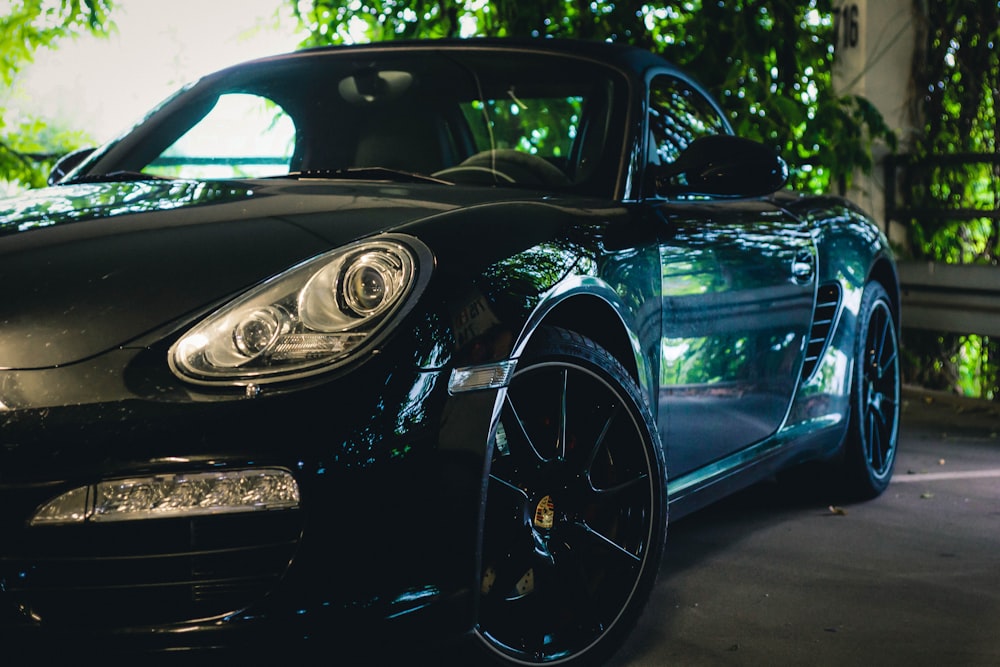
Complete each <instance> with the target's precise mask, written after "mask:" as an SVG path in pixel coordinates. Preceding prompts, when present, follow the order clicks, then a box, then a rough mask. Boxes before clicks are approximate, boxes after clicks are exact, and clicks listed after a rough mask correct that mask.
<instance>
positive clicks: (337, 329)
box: [169, 234, 433, 385]
mask: <svg viewBox="0 0 1000 667" xmlns="http://www.w3.org/2000/svg"><path fill="white" fill-rule="evenodd" d="M432 265H433V257H432V255H431V252H430V250H429V249H428V248H427V246H425V245H424V244H423V243H421V242H420V241H419V240H417V239H415V238H413V237H410V236H403V235H397V234H387V235H384V236H379V237H377V238H374V239H370V240H366V241H359V242H356V243H352V244H350V245H348V246H344V247H343V248H338V249H337V250H334V251H331V252H328V253H325V254H323V255H320V256H318V257H314V258H313V259H311V260H309V261H307V262H304V263H302V264H299V265H298V266H296V267H293V268H291V269H289V270H288V271H286V272H285V273H282V274H280V275H278V276H276V277H274V278H272V279H270V280H268V281H267V282H265V283H264V284H262V285H260V286H258V287H257V288H255V289H253V290H251V291H250V292H248V293H246V294H244V295H243V296H241V297H240V298H238V299H236V300H235V301H233V302H231V303H229V304H228V305H226V306H223V307H222V308H221V309H220V310H218V311H216V312H215V313H213V314H212V315H209V316H208V317H207V318H206V319H205V320H204V321H202V322H201V323H200V324H198V325H197V326H195V327H194V328H193V329H191V330H190V331H189V332H187V333H186V334H184V336H182V337H181V339H180V340H178V341H177V342H176V343H175V344H174V345H173V347H171V348H170V352H169V361H170V368H171V369H172V370H173V371H174V373H176V374H177V375H178V376H180V377H181V378H183V379H185V380H188V381H190V382H195V383H199V384H236V385H239V384H250V383H264V382H276V381H279V380H286V379H292V378H299V377H303V376H306V375H312V374H315V373H320V372H323V371H325V370H328V369H330V368H332V367H335V366H337V365H339V364H342V363H344V362H346V361H347V360H348V359H350V358H352V357H353V356H354V355H356V354H357V353H359V352H360V351H362V350H365V349H370V348H371V347H372V346H373V345H375V344H376V343H377V342H378V340H380V338H381V336H382V335H384V334H385V333H386V332H388V331H389V330H390V329H391V327H392V325H393V323H394V322H395V321H397V320H398V319H399V318H400V317H402V316H403V315H404V314H405V313H406V312H408V310H409V309H410V307H412V305H413V303H414V302H415V301H416V299H417V298H418V297H419V295H420V292H421V291H422V290H423V288H424V286H425V285H426V284H427V281H428V279H429V277H430V272H431V268H432Z"/></svg>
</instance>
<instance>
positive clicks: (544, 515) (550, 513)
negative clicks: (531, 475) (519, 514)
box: [535, 496, 556, 530]
mask: <svg viewBox="0 0 1000 667" xmlns="http://www.w3.org/2000/svg"><path fill="white" fill-rule="evenodd" d="M555 520H556V505H555V503H554V502H552V496H545V497H543V498H542V499H541V500H539V501H538V505H536V506H535V528H541V529H543V530H548V529H550V528H552V525H553V524H554V523H555Z"/></svg>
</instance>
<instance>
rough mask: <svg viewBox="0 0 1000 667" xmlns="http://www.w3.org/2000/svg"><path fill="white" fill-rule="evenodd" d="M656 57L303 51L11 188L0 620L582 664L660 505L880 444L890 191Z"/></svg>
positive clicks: (45, 633)
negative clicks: (830, 178)
mask: <svg viewBox="0 0 1000 667" xmlns="http://www.w3.org/2000/svg"><path fill="white" fill-rule="evenodd" d="M786 178H787V168H786V166H785V164H784V162H783V161H782V160H781V158H780V157H779V156H778V155H777V154H776V153H775V152H774V151H773V150H771V149H770V148H767V147H765V146H763V145H760V144H757V143H754V142H751V141H749V140H745V139H741V138H738V137H735V136H733V133H732V130H731V127H730V124H729V122H728V120H727V119H726V117H725V115H724V114H723V113H722V111H721V109H720V107H719V106H718V105H717V103H716V102H714V101H713V100H712V99H711V98H710V97H709V96H708V95H707V94H706V93H705V91H704V90H703V89H702V88H701V87H700V86H699V85H698V83H696V82H695V81H693V80H692V79H691V78H690V77H688V76H687V75H685V74H684V73H683V72H681V71H679V70H678V69H677V68H675V67H674V66H672V65H670V64H669V63H667V62H665V61H663V60H662V59H660V58H659V57H657V56H654V55H652V54H650V53H647V52H644V51H641V50H638V49H634V48H629V47H624V46H616V45H611V44H603V43H572V42H561V41H554V40H535V41H522V42H508V41H499V40H469V41H440V42H438V41H429V42H403V43H392V44H376V45H369V46H352V47H337V48H330V49H320V50H310V51H304V52H299V53H295V54H291V55H284V56H277V57H273V58H267V59H263V60H258V61H255V62H251V63H247V64H243V65H239V66H236V67H232V68H230V69H227V70H224V71H222V72H219V73H216V74H212V75H210V76H207V77H205V78H203V79H201V80H200V81H198V82H196V83H194V84H192V85H190V86H187V87H185V88H184V89H182V90H180V91H179V92H178V93H177V94H176V95H174V96H173V97H171V98H170V99H168V100H167V101H165V102H164V103H163V104H162V105H160V106H159V107H158V108H156V109H155V110H154V111H152V112H151V113H150V114H149V115H148V116H146V117H145V119H143V120H142V121H141V122H139V123H138V124H137V125H136V126H135V127H134V128H132V129H131V130H130V131H128V132H127V133H125V134H123V135H122V136H121V137H119V138H118V139H116V140H114V141H112V142H110V143H109V144H107V145H105V146H103V147H101V148H98V149H96V150H86V151H80V152H77V153H74V154H71V155H69V156H67V157H66V158H64V159H63V160H62V161H61V162H60V163H59V164H58V165H57V167H56V170H55V171H54V172H53V175H52V178H51V187H48V188H45V189H41V190H36V191H31V192H28V193H26V194H24V195H22V196H18V197H13V198H8V199H4V200H0V285H3V287H4V296H3V299H2V300H0V638H2V641H3V642H4V645H5V646H10V645H14V644H17V645H29V646H34V647H38V648H41V647H50V648H51V647H53V646H55V647H61V648H60V649H58V650H63V649H67V648H68V649H72V650H73V651H86V650H99V651H101V654H102V655H103V654H104V653H106V652H115V653H118V652H129V651H163V652H174V651H187V650H200V651H204V652H208V653H211V651H212V650H214V649H219V650H222V649H231V648H239V649H242V650H251V651H258V650H260V651H263V650H270V649H275V650H279V651H286V650H287V651H291V650H294V647H296V646H302V645H305V646H307V647H317V646H318V647H322V648H323V651H331V652H333V654H334V655H336V653H337V652H342V654H345V655H358V654H359V652H360V651H365V652H366V653H365V655H367V654H368V653H367V652H368V651H376V650H377V649H380V648H385V647H396V648H398V647H401V646H402V647H410V646H414V645H416V644H417V643H426V642H433V641H437V640H438V639H443V638H449V637H466V638H467V641H468V642H469V643H471V644H473V645H474V648H473V650H476V651H479V652H480V655H481V657H482V659H483V660H487V661H495V662H498V663H500V664H514V665H518V664H520V665H527V664H552V665H563V664H566V665H569V664H573V665H575V664H578V663H581V664H591V663H600V662H601V661H603V660H605V659H606V658H607V657H608V656H609V655H610V654H611V652H612V651H613V650H614V649H615V648H616V647H617V646H618V645H619V644H620V643H621V641H622V639H623V638H624V636H625V634H626V633H627V631H628V630H629V628H630V627H631V626H632V624H633V622H634V621H635V619H636V618H637V616H638V615H639V614H640V613H641V610H642V607H643V605H644V602H645V600H646V598H647V596H648V594H649V591H650V588H651V586H652V584H653V580H654V578H655V576H656V573H657V569H658V567H659V561H660V557H661V554H662V552H663V549H664V543H665V534H666V527H667V522H668V515H669V516H670V518H672V519H673V518H677V517H680V516H682V515H684V514H688V513H690V512H692V511H694V510H696V509H698V508H699V507H702V506H704V505H706V504H707V503H709V502H712V501H713V500H716V499H719V498H721V497H722V496H725V495H727V494H730V493H732V492H734V491H736V490H738V489H741V488H743V487H745V486H747V485H749V484H751V483H754V482H756V481H759V480H761V479H762V478H765V477H768V476H771V475H774V474H775V473H777V472H779V471H782V470H783V469H787V468H791V467H793V466H796V465H798V464H800V463H804V462H806V461H825V462H828V463H829V464H830V467H829V475H831V476H835V477H834V478H835V479H837V480H838V483H840V484H842V485H843V486H842V488H843V489H845V491H848V492H850V493H852V494H853V495H854V496H855V497H859V498H871V497H874V496H876V495H878V494H879V493H881V492H882V491H883V490H884V489H885V488H886V485H887V484H888V482H889V479H890V477H891V475H892V470H893V462H894V453H895V448H896V436H897V428H898V421H899V393H900V379H899V358H898V354H897V353H898V348H899V343H898V327H899V289H898V282H897V277H896V272H895V267H894V263H893V259H892V255H891V252H890V250H889V248H888V246H887V244H886V240H885V238H884V236H883V235H882V234H881V233H880V232H879V229H878V227H877V226H876V225H875V224H874V223H873V222H872V220H871V219H870V218H868V217H867V216H866V215H865V214H864V213H862V212H861V211H860V210H858V209H857V208H856V207H855V206H853V205H852V204H850V203H849V202H847V201H845V200H842V199H839V198H835V197H807V196H799V195H796V194H794V193H792V192H790V191H787V190H785V189H784V186H785V181H786Z"/></svg>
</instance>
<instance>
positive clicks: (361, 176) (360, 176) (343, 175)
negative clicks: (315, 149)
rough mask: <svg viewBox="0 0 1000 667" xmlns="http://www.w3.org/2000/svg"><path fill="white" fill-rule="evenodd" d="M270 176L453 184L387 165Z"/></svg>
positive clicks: (311, 170) (295, 172) (310, 170)
mask: <svg viewBox="0 0 1000 667" xmlns="http://www.w3.org/2000/svg"><path fill="white" fill-rule="evenodd" d="M272 178H292V179H307V178H322V179H346V180H360V181H369V180H370V181H395V182H400V183H437V184H438V185H454V183H452V182H451V181H445V180H443V179H440V178H434V177H433V176H427V175H426V174H415V173H413V172H412V171H402V170H400V169H390V168H388V167H349V168H346V169H306V170H304V171H292V172H289V173H288V174H286V175H284V176H273V177H272Z"/></svg>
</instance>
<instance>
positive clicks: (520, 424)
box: [505, 393, 546, 463]
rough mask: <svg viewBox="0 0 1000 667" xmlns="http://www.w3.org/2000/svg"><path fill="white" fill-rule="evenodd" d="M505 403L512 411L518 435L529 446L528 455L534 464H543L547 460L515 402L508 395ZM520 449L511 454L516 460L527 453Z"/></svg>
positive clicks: (515, 449) (513, 450)
mask: <svg viewBox="0 0 1000 667" xmlns="http://www.w3.org/2000/svg"><path fill="white" fill-rule="evenodd" d="M505 402H506V405H507V407H508V408H509V409H510V414H511V416H512V417H513V420H514V424H515V426H516V427H517V431H518V434H520V436H521V438H523V440H524V442H525V444H526V445H527V449H528V452H527V454H528V455H529V456H530V458H531V459H533V461H532V462H534V463H541V462H543V461H545V460H546V459H545V457H543V456H542V455H541V453H540V452H539V451H538V447H536V446H535V443H534V442H533V441H532V439H531V434H529V433H528V427H527V425H526V424H525V423H524V420H523V419H521V415H520V414H518V411H517V407H515V405H514V401H513V400H512V399H511V397H510V394H509V393H508V394H507V398H506V401H505ZM508 437H509V436H508ZM508 442H509V441H508ZM520 449H521V448H519V447H515V448H513V449H512V451H511V454H512V455H513V456H514V457H515V458H516V457H519V456H522V455H523V454H525V453H524V452H522V451H520ZM526 462H527V461H526Z"/></svg>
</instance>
